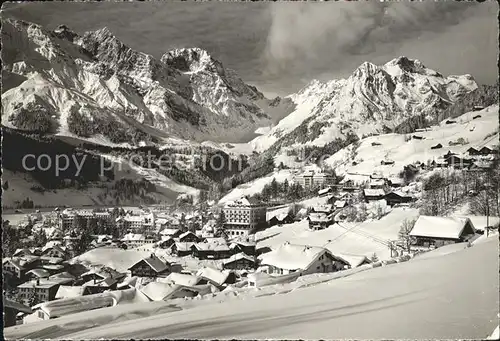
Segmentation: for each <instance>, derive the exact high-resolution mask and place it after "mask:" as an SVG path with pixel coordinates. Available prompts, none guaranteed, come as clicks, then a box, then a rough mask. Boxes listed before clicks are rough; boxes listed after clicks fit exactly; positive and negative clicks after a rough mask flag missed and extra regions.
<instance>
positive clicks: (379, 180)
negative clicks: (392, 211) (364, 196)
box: [370, 179, 385, 186]
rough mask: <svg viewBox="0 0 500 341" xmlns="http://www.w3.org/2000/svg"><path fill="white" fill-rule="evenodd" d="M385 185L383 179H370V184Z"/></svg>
mask: <svg viewBox="0 0 500 341" xmlns="http://www.w3.org/2000/svg"><path fill="white" fill-rule="evenodd" d="M383 185H385V181H384V179H373V180H372V181H370V186H383Z"/></svg>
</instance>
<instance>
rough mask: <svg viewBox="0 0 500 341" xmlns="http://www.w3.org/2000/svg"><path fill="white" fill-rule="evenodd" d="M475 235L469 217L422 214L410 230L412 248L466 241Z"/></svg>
mask: <svg viewBox="0 0 500 341" xmlns="http://www.w3.org/2000/svg"><path fill="white" fill-rule="evenodd" d="M474 235H475V228H474V225H473V224H472V222H471V220H470V219H469V218H458V217H433V216H422V215H421V216H420V217H419V218H418V220H417V221H416V223H415V226H414V227H413V229H412V230H411V232H410V237H412V239H413V240H412V245H411V246H412V248H416V249H418V248H422V247H424V248H429V247H440V246H443V245H447V244H454V243H460V242H466V241H468V240H470V239H471V238H472V237H473V236H474Z"/></svg>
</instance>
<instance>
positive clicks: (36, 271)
mask: <svg viewBox="0 0 500 341" xmlns="http://www.w3.org/2000/svg"><path fill="white" fill-rule="evenodd" d="M26 273H27V274H29V273H31V274H33V275H35V276H36V277H38V278H44V277H49V276H50V272H48V271H47V270H45V269H32V270H30V271H28V272H26Z"/></svg>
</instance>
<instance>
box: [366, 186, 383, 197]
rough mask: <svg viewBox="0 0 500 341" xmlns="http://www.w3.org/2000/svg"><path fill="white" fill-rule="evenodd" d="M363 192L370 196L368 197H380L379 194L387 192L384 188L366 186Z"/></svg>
mask: <svg viewBox="0 0 500 341" xmlns="http://www.w3.org/2000/svg"><path fill="white" fill-rule="evenodd" d="M363 193H364V195H365V196H368V197H378V196H384V195H385V192H384V190H383V189H372V188H365V189H363Z"/></svg>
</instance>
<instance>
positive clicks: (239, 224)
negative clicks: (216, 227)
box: [223, 197, 267, 237]
mask: <svg viewBox="0 0 500 341" xmlns="http://www.w3.org/2000/svg"><path fill="white" fill-rule="evenodd" d="M266 211H267V207H266V205H265V204H263V203H261V202H259V201H257V200H255V199H250V198H246V197H245V198H241V199H239V200H236V201H233V202H229V203H227V204H226V205H225V206H224V209H223V212H224V218H225V224H224V227H225V229H226V231H227V233H228V235H229V236H230V237H231V236H248V235H249V234H251V233H253V232H254V231H255V230H256V229H257V228H259V227H261V226H264V225H265V224H266Z"/></svg>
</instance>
